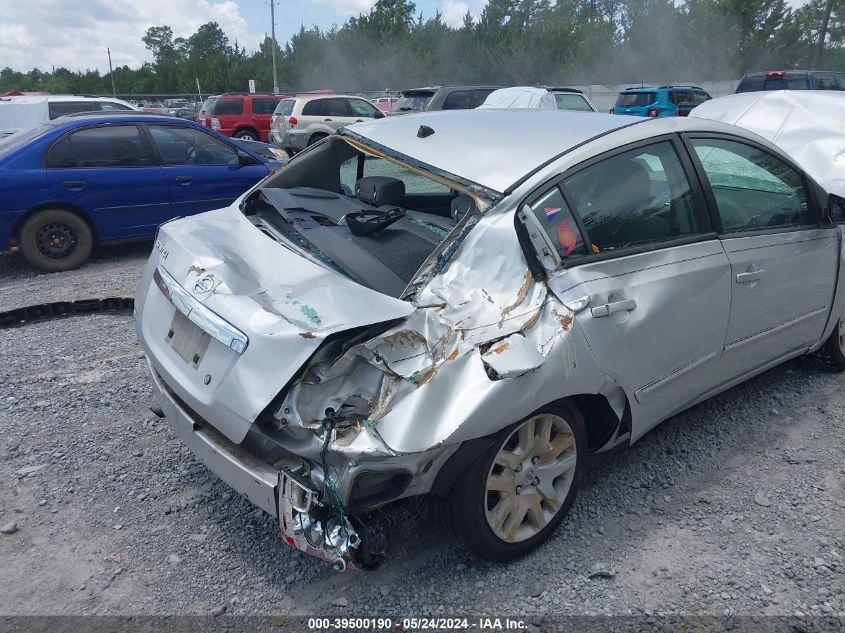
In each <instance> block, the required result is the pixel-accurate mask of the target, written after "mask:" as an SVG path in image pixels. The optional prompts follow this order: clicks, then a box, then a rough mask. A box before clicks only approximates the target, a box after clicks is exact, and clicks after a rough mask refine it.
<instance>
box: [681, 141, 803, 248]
mask: <svg viewBox="0 0 845 633" xmlns="http://www.w3.org/2000/svg"><path fill="white" fill-rule="evenodd" d="M691 144H692V147H693V149H694V150H695V154H696V156H697V157H698V160H699V162H700V163H701V166H702V168H703V169H704V173H705V174H706V175H707V180H708V181H709V183H710V188H711V189H712V191H713V197H714V198H715V200H716V206H717V207H718V210H719V216H720V217H721V219H722V229H723V230H724V232H725V233H737V232H742V231H755V230H760V229H766V228H785V227H799V226H810V225H814V224H815V220H814V218H813V215H812V212H811V210H810V208H809V206H808V203H807V194H806V191H805V189H804V182H803V180H802V178H801V174H800V173H798V172H797V171H795V170H794V169H792V168H791V167H790V166H789V165H787V164H786V163H784V162H783V161H782V160H780V159H779V158H777V157H775V156H773V155H772V154H769V153H768V152H764V151H763V150H761V149H757V148H756V147H752V146H751V145H745V144H744V143H739V142H736V141H729V140H724V139H692V141H691Z"/></svg>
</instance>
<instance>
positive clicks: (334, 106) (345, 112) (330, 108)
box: [322, 98, 355, 131]
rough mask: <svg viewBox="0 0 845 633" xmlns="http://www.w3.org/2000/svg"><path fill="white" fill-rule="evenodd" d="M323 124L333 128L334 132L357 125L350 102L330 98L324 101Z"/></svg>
mask: <svg viewBox="0 0 845 633" xmlns="http://www.w3.org/2000/svg"><path fill="white" fill-rule="evenodd" d="M322 105H323V110H322V114H323V120H322V122H323V124H325V125H326V126H327V127H329V128H331V130H332V131H334V130H337V129H339V128H341V127H343V126H344V125H352V124H353V123H355V117H353V116H352V112H351V111H350V110H349V100H348V99H343V98H329V99H323V104H322Z"/></svg>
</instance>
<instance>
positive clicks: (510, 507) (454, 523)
mask: <svg viewBox="0 0 845 633" xmlns="http://www.w3.org/2000/svg"><path fill="white" fill-rule="evenodd" d="M586 456H587V441H586V431H585V427H584V421H583V418H582V417H581V415H580V414H579V413H578V412H577V411H576V410H575V409H573V408H570V407H567V406H557V407H554V408H549V409H543V410H541V411H539V412H538V413H534V414H532V415H531V416H529V417H528V418H526V419H525V420H523V421H522V422H520V423H518V424H517V425H515V426H511V427H509V428H508V429H506V430H505V431H503V432H502V433H499V434H498V435H497V436H496V442H495V444H494V445H493V446H492V447H491V449H490V450H489V451H488V452H487V453H486V454H484V455H482V456H481V457H480V458H479V459H477V460H476V461H475V462H474V463H473V464H472V465H471V466H470V468H469V469H468V470H467V472H466V473H464V475H463V476H462V477H461V478H460V479H459V480H458V481H457V482H456V483H455V486H454V487H453V489H452V491H451V493H450V496H449V498H448V499H446V501H445V508H444V509H445V510H446V515H445V517H444V518H445V519H446V521H447V523H448V526H447V527H448V529H449V531H450V532H451V533H452V534H453V535H454V536H455V537H456V538H457V539H458V541H459V542H460V544H461V545H463V546H464V547H465V548H466V549H467V550H469V551H470V552H471V553H472V554H474V555H476V556H478V557H480V558H484V559H487V560H491V561H496V562H507V561H511V560H514V559H516V558H519V557H521V556H524V555H525V554H528V553H529V552H531V551H532V550H534V549H535V548H537V547H538V546H539V545H540V544H541V543H542V542H543V541H545V540H546V539H547V538H548V537H549V535H550V534H551V533H552V532H553V531H554V530H555V528H556V527H557V526H558V525H559V524H560V522H561V521H562V520H563V518H564V516H566V513H567V512H568V511H569V508H570V507H571V506H572V503H573V502H574V501H575V494H576V491H577V488H578V482H579V479H580V475H581V471H582V470H583V464H584V462H585V460H586Z"/></svg>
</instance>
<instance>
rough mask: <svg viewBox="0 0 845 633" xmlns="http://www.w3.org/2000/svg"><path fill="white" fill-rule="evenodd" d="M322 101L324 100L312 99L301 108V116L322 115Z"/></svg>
mask: <svg viewBox="0 0 845 633" xmlns="http://www.w3.org/2000/svg"><path fill="white" fill-rule="evenodd" d="M323 101H325V99H312V100H311V101H307V102H306V103H305V105H304V106H302V116H320V115H322V114H323Z"/></svg>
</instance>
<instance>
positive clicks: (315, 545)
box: [278, 469, 369, 571]
mask: <svg viewBox="0 0 845 633" xmlns="http://www.w3.org/2000/svg"><path fill="white" fill-rule="evenodd" d="M278 490H279V526H280V527H281V530H282V535H283V536H284V538H285V541H287V543H288V545H290V546H291V547H295V548H296V549H298V550H301V551H303V552H305V553H306V554H310V555H311V556H316V557H317V558H321V559H323V560H326V561H328V562H330V563H331V564H332V566H333V567H334V568H335V569H336V570H338V571H345V570H346V569H350V568H351V569H358V568H367V567H369V565H366V564H365V565H361V564H360V562H359V561H360V557H359V556H358V554H359V552H358V549H359V548H360V547H361V537H360V535H359V534H358V531H357V530H356V529H355V527H353V525H352V521H351V520H350V517H347V516H346V515H345V514H344V513H343V512H342V511H341V510H340V509H338V508H334V507H329V506H327V505H323V504H321V503H320V502H319V492H318V491H317V490H315V489H313V488H312V487H311V485H310V482H307V481H304V480H302V479H300V478H298V477H297V476H296V475H294V474H293V473H291V472H289V471H287V470H286V469H282V470H281V472H280V474H279V486H278Z"/></svg>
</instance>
